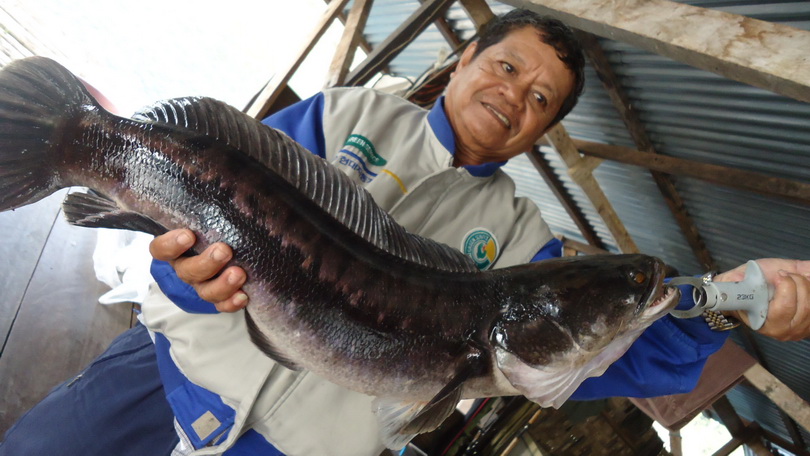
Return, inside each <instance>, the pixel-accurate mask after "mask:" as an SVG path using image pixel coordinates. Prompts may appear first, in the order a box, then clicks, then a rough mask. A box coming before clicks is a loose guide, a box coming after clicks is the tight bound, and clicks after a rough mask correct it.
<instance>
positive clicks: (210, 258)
mask: <svg viewBox="0 0 810 456" xmlns="http://www.w3.org/2000/svg"><path fill="white" fill-rule="evenodd" d="M194 242H195V237H194V233H192V232H191V230H187V229H179V230H172V231H169V232H168V233H166V234H163V235H160V236H157V237H155V239H153V240H152V243H151V244H149V253H151V254H152V257H153V258H155V259H156V260H162V261H167V262H169V264H171V265H172V267H173V268H174V270H175V272H176V273H177V277H179V278H180V280H182V281H183V282H186V283H187V284H189V285H191V286H192V287H194V290H196V291H197V294H198V295H199V296H200V298H202V299H204V300H206V301H208V302H211V303H213V304H214V305H215V306H216V308H217V310H218V311H220V312H235V311H237V310H240V309H243V308H244V307H245V305H247V301H248V297H247V295H246V294H245V292H244V291H242V289H241V287H242V284H244V283H245V279H246V278H247V275H246V274H245V271H244V270H243V269H242V268H240V267H238V266H229V267H227V268H225V265H226V264H227V263H228V261H230V260H231V257H233V251H232V250H231V248H230V247H229V246H228V245H227V244H225V243H222V242H218V243H216V244H211V245H210V246H209V247H208V248H207V249H205V251H203V252H202V253H201V254H199V255H195V256H182V255H183V253H185V252H186V251H187V250H188V249H190V248H191V246H193V245H194ZM223 268H225V269H223Z"/></svg>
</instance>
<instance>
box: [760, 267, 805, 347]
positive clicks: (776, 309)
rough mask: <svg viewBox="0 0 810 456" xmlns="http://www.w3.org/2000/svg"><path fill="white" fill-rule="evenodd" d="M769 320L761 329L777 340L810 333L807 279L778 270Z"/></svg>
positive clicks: (799, 337)
mask: <svg viewBox="0 0 810 456" xmlns="http://www.w3.org/2000/svg"><path fill="white" fill-rule="evenodd" d="M778 275H779V280H778V281H777V283H776V288H775V290H774V298H773V299H772V300H771V302H770V307H769V308H768V321H767V323H766V325H765V326H763V327H762V330H761V331H760V332H761V333H762V334H765V335H767V336H771V337H773V338H775V339H778V340H783V341H784V340H801V339H804V338H806V337H808V336H810V301H809V300H810V283H808V279H807V277H804V276H802V275H801V274H794V273H789V272H786V271H782V270H780V271H779V272H778Z"/></svg>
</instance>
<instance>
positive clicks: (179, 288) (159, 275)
mask: <svg viewBox="0 0 810 456" xmlns="http://www.w3.org/2000/svg"><path fill="white" fill-rule="evenodd" d="M150 272H151V273H152V277H153V278H154V279H155V281H156V282H157V284H158V286H159V287H160V290H161V291H162V292H163V294H165V295H166V297H168V298H169V299H171V300H172V302H173V303H174V304H175V305H177V307H179V308H181V309H183V310H185V311H186V312H189V313H217V312H218V311H217V308H216V307H214V304H213V303H210V302H208V301H205V300H203V299H202V298H200V297H199V296H198V295H197V291H196V290H194V287H192V286H191V285H189V284H187V283H186V282H183V281H182V280H180V278H179V277H177V274H176V273H175V272H174V268H173V267H172V265H170V264H169V263H167V262H165V261H160V260H152V267H151V268H150Z"/></svg>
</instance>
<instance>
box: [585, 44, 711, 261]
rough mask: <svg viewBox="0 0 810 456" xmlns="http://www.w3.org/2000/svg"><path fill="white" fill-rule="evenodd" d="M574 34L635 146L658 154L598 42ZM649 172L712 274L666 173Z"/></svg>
mask: <svg viewBox="0 0 810 456" xmlns="http://www.w3.org/2000/svg"><path fill="white" fill-rule="evenodd" d="M576 35H577V38H579V40H580V42H581V43H582V46H583V49H584V51H585V54H586V55H587V56H588V60H590V62H591V64H592V65H593V67H594V69H595V70H596V73H597V74H598V75H599V80H600V81H602V85H603V86H604V87H605V90H607V92H608V95H609V96H610V100H611V101H612V102H613V106H614V107H615V108H616V110H617V111H618V112H619V116H620V117H621V118H622V121H623V122H624V124H625V126H627V130H628V131H629V132H630V136H631V137H632V138H633V141H634V142H635V143H636V147H637V148H638V149H639V150H641V151H642V152H646V153H650V154H657V153H658V152H657V151H656V150H655V146H653V143H652V141H651V140H650V138H649V136H647V131H646V129H645V128H644V125H643V124H642V123H641V119H640V118H639V115H638V112H637V111H636V110H635V109H634V108H633V105H632V104H631V103H630V100H629V99H628V98H627V95H626V94H625V93H624V91H623V90H622V86H621V82H620V81H619V78H618V76H616V73H615V72H614V71H613V68H612V66H611V65H610V62H609V61H608V59H607V57H606V56H605V53H604V51H603V50H602V46H601V45H600V44H599V41H598V40H597V39H596V37H595V36H594V35H592V34H590V33H587V32H583V31H581V30H578V31H577V32H576ZM650 173H651V174H652V177H653V180H654V181H655V183H656V184H657V185H658V189H659V190H660V191H661V195H662V196H663V197H664V201H666V203H667V206H669V210H670V212H672V216H673V217H675V221H676V222H677V223H678V226H679V227H680V228H681V232H682V233H683V235H684V237H685V238H686V241H687V242H688V243H689V246H690V247H692V252H693V253H694V254H695V257H696V258H697V260H698V262H700V265H701V266H702V267H703V270H704V271H713V270H715V269H717V265H716V263H715V262H714V259H712V256H711V255H710V254H709V250H708V249H707V248H706V244H705V243H704V242H703V238H701V236H700V232H699V231H698V229H697V226H695V222H694V221H693V220H692V217H691V216H690V215H689V212H687V210H686V205H685V204H684V201H683V198H681V195H680V193H678V190H676V189H675V184H673V182H672V179H670V177H669V176H668V175H667V174H664V173H661V172H658V171H653V170H650Z"/></svg>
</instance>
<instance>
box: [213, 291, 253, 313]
mask: <svg viewBox="0 0 810 456" xmlns="http://www.w3.org/2000/svg"><path fill="white" fill-rule="evenodd" d="M247 303H248V297H247V295H246V294H245V293H244V292H243V291H241V290H240V291H238V292H236V293H235V294H234V295H233V296H232V297H231V298H230V299H226V300H225V301H220V302H218V303H216V304H214V306H216V308H217V310H218V311H220V312H236V311H237V310H241V309H244V308H245V306H246V305H247Z"/></svg>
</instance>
